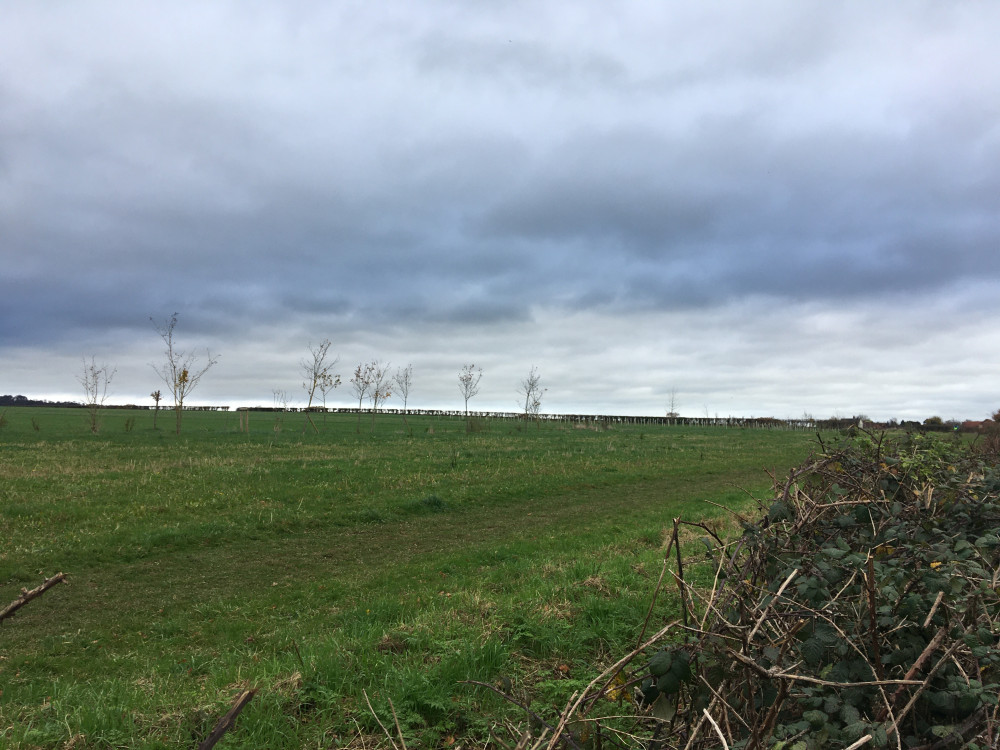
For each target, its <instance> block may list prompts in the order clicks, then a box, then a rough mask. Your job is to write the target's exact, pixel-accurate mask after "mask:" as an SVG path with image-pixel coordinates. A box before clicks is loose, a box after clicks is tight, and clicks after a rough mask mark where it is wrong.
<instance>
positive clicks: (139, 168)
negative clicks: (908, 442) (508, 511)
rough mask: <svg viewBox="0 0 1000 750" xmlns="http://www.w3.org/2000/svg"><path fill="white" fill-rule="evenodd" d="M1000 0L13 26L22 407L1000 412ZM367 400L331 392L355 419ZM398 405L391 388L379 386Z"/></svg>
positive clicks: (13, 244) (178, 14) (226, 13)
mask: <svg viewBox="0 0 1000 750" xmlns="http://www.w3.org/2000/svg"><path fill="white" fill-rule="evenodd" d="M998 38H1000V3H996V2H987V1H986V0H983V1H982V2H971V1H970V2H961V1H960V0H959V1H956V2H944V1H941V2H908V3H872V2H869V1H868V0H863V1H860V0H859V1H858V2H838V3H826V2H803V1H802V0H784V1H782V0H773V1H772V0H762V1H759V2H752V3H750V2H744V1H743V0H731V1H728V2H727V1H719V2H712V1H709V2H702V1H699V2H687V3H674V2H671V3H650V2H648V1H647V0H641V1H638V2H621V3H608V2H603V1H601V2H597V1H596V0H595V1H593V2H589V1H587V0H565V1H558V2H516V1H514V0H511V1H509V2H507V1H499V0H498V1H497V2H489V3H470V2H460V1H459V0H440V1H436V0H425V1H419V2H418V1H406V2H403V1H400V2H382V3H372V2H346V1H345V2H334V3H328V2H319V1H316V2H312V1H310V0H297V1H295V2H280V3H279V2H263V1H260V2H256V1H245V0H240V1H237V0H230V1H229V2H225V1H220V2H212V3H206V2H202V1H201V0H198V1H197V2H184V1H174V2H170V3H163V2H141V1H136V0H121V1H120V2H110V1H109V2H102V1H97V0H95V1H90V0H80V1H79V2H73V3H55V2H45V3H40V2H31V1H28V0H23V1H22V0H8V1H7V2H4V3H3V5H2V6H0V261H2V263H0V394H2V393H9V394H23V395H27V396H29V397H34V398H72V399H75V400H80V399H82V398H83V393H82V389H81V388H80V386H79V384H78V383H77V380H76V377H77V376H78V375H79V374H80V370H81V358H82V357H84V356H86V357H90V356H94V357H96V358H97V361H98V362H107V363H108V364H110V365H113V366H116V367H117V375H116V376H115V379H114V381H113V384H112V388H111V390H112V398H111V400H112V401H115V402H119V403H126V402H136V403H150V402H151V401H150V399H149V395H148V394H149V393H150V392H151V391H152V390H155V389H156V388H163V383H162V382H159V381H158V380H157V375H156V372H155V371H154V369H153V368H152V367H150V363H153V364H158V363H159V362H161V361H162V348H163V347H162V342H161V341H160V340H159V339H158V338H157V334H156V331H155V329H154V327H153V325H152V323H151V322H150V318H151V317H152V318H153V319H155V320H157V321H160V322H162V321H163V320H165V319H166V318H167V317H168V316H170V314H171V313H173V312H177V313H178V316H179V317H178V325H177V329H176V335H177V340H178V344H179V346H181V348H183V349H187V350H190V351H200V352H202V357H203V358H204V356H205V355H204V351H205V350H206V349H208V350H210V351H211V352H212V354H213V355H216V354H217V355H218V356H219V362H218V364H217V365H216V367H215V368H213V369H212V370H211V371H210V372H209V373H208V374H207V375H206V376H205V378H204V380H203V381H202V383H201V385H200V386H199V388H198V390H196V391H195V392H194V394H193V396H192V398H191V402H192V403H202V404H230V405H233V406H235V405H240V404H260V405H270V404H271V403H272V402H273V395H272V394H273V391H274V390H276V389H277V390H284V391H287V393H288V394H289V397H290V398H291V400H292V403H293V404H295V403H297V404H298V405H301V404H302V403H303V400H304V393H303V391H302V388H301V380H302V378H301V375H300V373H299V369H300V368H299V363H300V361H301V360H302V359H303V357H305V356H306V355H307V354H308V347H309V345H310V344H314V345H315V344H316V343H318V342H319V341H320V340H322V339H324V338H329V339H331V341H332V342H333V345H332V347H331V351H332V352H336V353H337V354H339V356H340V357H341V363H340V366H339V368H338V369H339V371H340V373H341V375H342V377H343V378H344V380H345V382H346V380H347V378H348V376H349V374H350V372H351V371H352V370H353V368H354V366H355V365H356V364H358V363H359V362H361V361H366V360H369V359H373V358H378V359H381V360H383V361H388V362H391V363H392V366H393V368H395V367H396V366H401V365H406V364H407V363H412V364H413V369H414V385H413V391H412V394H411V397H410V405H411V406H415V407H428V408H452V407H460V406H461V397H460V394H459V390H458V372H459V370H460V368H461V367H462V366H463V365H464V364H467V363H474V364H476V365H478V366H481V367H482V369H483V373H484V374H483V379H482V383H481V392H480V394H479V396H477V397H476V398H475V399H474V400H473V402H472V403H471V406H472V407H473V408H477V407H478V408H483V409H486V408H491V409H493V408H498V409H515V408H516V401H517V386H518V382H519V381H520V380H522V379H523V378H524V377H525V376H526V375H527V372H528V370H529V369H530V368H531V367H532V366H533V365H534V366H537V367H538V370H539V372H540V374H541V376H542V381H543V385H544V386H546V387H547V388H548V391H547V392H546V394H545V398H544V400H543V404H542V410H543V411H547V412H596V413H619V414H654V415H655V414H663V413H664V412H665V411H666V409H667V408H668V405H669V402H670V394H671V392H673V393H674V394H675V403H676V408H677V410H678V411H679V412H680V413H681V414H683V415H685V416H705V415H706V414H708V415H712V416H714V415H716V414H718V415H721V416H726V415H730V414H733V415H745V416H776V417H799V416H802V415H803V414H804V413H809V414H812V415H814V416H816V417H827V416H833V415H841V416H851V415H853V414H859V413H864V414H868V415H870V416H872V417H874V418H880V417H899V418H919V419H923V418H925V417H928V416H931V415H940V416H942V417H944V418H976V419H981V418H983V417H985V416H987V415H988V414H990V413H992V412H993V411H994V410H996V409H997V408H1000V55H998V54H997V51H996V49H997V48H996V44H997V41H996V40H997V39H998ZM350 401H351V397H350V395H349V393H348V390H347V388H343V387H342V388H341V389H340V390H339V391H338V392H337V393H336V394H335V395H334V396H333V397H331V399H330V403H331V404H337V403H341V404H343V405H349V403H350ZM390 405H392V403H391V402H390Z"/></svg>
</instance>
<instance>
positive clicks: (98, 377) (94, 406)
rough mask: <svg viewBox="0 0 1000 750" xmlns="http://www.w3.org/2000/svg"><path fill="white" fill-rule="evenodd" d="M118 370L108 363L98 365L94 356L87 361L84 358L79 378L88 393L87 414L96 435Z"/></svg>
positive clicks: (91, 428) (85, 392) (91, 429)
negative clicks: (109, 389)
mask: <svg viewBox="0 0 1000 750" xmlns="http://www.w3.org/2000/svg"><path fill="white" fill-rule="evenodd" d="M116 372H118V370H117V369H116V368H114V367H109V366H108V365H106V364H102V365H98V364H97V360H96V359H95V358H94V357H91V358H90V361H89V362H88V361H87V358H86V357H84V358H83V371H82V372H81V374H80V375H79V376H77V380H79V381H80V385H82V386H83V392H84V394H85V395H86V401H85V404H86V407H87V416H88V417H89V418H90V431H91V432H92V433H94V434H95V435H96V434H97V433H98V432H99V431H100V429H101V409H102V408H103V407H104V402H105V401H107V399H108V388H109V387H110V386H111V381H112V380H113V379H114V377H115V373H116Z"/></svg>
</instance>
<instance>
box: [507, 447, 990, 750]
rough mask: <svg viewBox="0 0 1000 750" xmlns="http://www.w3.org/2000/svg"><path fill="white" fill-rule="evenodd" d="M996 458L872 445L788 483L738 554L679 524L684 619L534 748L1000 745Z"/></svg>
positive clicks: (526, 741)
mask: <svg viewBox="0 0 1000 750" xmlns="http://www.w3.org/2000/svg"><path fill="white" fill-rule="evenodd" d="M997 463H998V461H997V456H996V454H995V453H990V452H985V451H981V450H977V449H976V448H975V447H974V446H973V447H969V446H967V445H966V444H963V443H961V442H957V441H952V440H949V439H946V438H942V437H940V436H934V437H931V436H926V435H914V436H909V437H905V438H899V439H893V440H889V439H886V438H884V437H878V436H875V435H871V434H867V433H860V434H858V435H857V436H855V437H854V438H853V439H852V440H851V441H849V443H847V444H846V445H842V446H838V447H836V448H830V447H828V446H823V445H821V446H820V451H819V452H818V454H817V455H816V456H815V457H814V458H813V459H811V460H810V461H809V462H807V463H806V464H805V465H803V466H801V467H799V468H798V469H796V470H795V471H793V472H791V474H790V475H789V476H788V477H787V478H785V479H783V480H782V481H780V482H776V483H775V491H774V494H773V497H772V498H771V499H770V501H769V503H762V504H761V505H760V508H759V512H758V513H757V514H756V517H754V518H747V517H742V516H741V517H740V523H741V525H742V534H740V535H739V536H738V538H736V539H734V540H732V541H724V540H722V539H720V538H718V537H716V536H715V535H714V533H713V532H712V531H711V530H710V529H709V527H708V526H705V525H701V524H685V523H684V522H682V521H680V520H679V519H678V520H676V521H675V523H674V533H673V537H672V544H671V547H672V549H673V553H674V555H671V549H668V550H667V555H666V560H667V561H669V563H670V565H671V567H672V569H671V570H670V571H669V573H670V575H668V576H667V580H669V578H670V577H673V579H674V580H675V581H676V583H677V585H678V586H679V591H680V597H681V601H682V609H683V618H682V619H681V620H680V621H678V622H675V623H670V624H668V625H666V626H665V627H664V628H663V629H662V630H661V631H660V632H659V633H657V634H655V635H654V636H652V637H651V638H650V639H649V640H648V641H647V642H646V643H645V644H643V645H642V646H641V647H639V648H637V649H636V650H635V651H634V652H632V653H631V654H628V655H626V656H625V657H624V658H623V659H622V660H620V661H619V662H618V663H616V664H615V665H613V666H612V667H610V668H609V669H607V670H605V672H604V673H602V674H601V675H599V676H598V678H596V679H595V680H594V681H593V682H592V683H591V684H590V686H589V687H588V688H587V689H586V690H585V691H583V692H581V693H580V694H578V695H575V696H573V698H572V699H571V700H570V702H569V703H568V705H567V707H566V709H565V710H564V711H563V712H562V713H561V714H560V715H559V716H558V718H557V719H556V720H552V721H550V722H547V723H545V722H542V723H539V722H538V721H535V722H534V723H535V733H534V735H530V734H529V733H527V732H526V733H525V734H524V735H523V736H522V737H521V738H520V739H521V742H520V746H521V747H543V746H548V747H587V748H612V747H636V746H637V744H636V743H640V744H639V745H638V746H641V747H645V748H652V749H660V750H680V749H681V748H685V749H686V750H707V749H708V748H722V747H725V748H729V749H730V750H737V749H740V750H757V749H759V748H767V749H768V750H819V749H820V748H850V749H851V750H858V749H859V748H864V747H872V748H880V747H893V748H900V749H902V748H907V749H908V750H917V749H919V750H945V749H946V748H959V747H962V748H969V750H986V749H987V748H995V747H997V746H998V744H1000V711H998V706H997V695H998V689H1000V668H998V665H1000V646H998V635H1000V596H998V593H997V587H998V583H1000V470H998V467H997ZM685 525H686V526H691V527H695V528H700V529H703V530H704V531H705V533H707V534H708V536H706V537H705V538H704V539H703V540H702V541H703V543H704V545H705V549H706V550H707V558H706V559H707V562H702V563H696V561H695V560H694V559H691V557H690V555H688V559H686V560H685V559H684V558H682V557H681V555H680V553H679V547H677V546H674V545H676V544H677V543H678V540H679V539H680V535H679V534H678V530H679V529H681V528H683V527H684V526H685ZM699 564H700V565H701V566H702V573H703V579H702V580H708V581H711V583H710V584H708V585H705V584H704V583H703V584H702V585H695V583H694V582H693V581H694V579H693V577H692V575H691V574H692V571H694V570H695V569H696V568H697V566H698V565H699ZM665 565H666V563H665ZM705 565H709V566H711V569H710V570H709V571H708V576H707V578H704V573H705V571H704V566H705ZM665 570H666V568H665ZM654 649H658V650H655V652H654ZM609 698H611V699H615V700H617V702H618V704H619V707H620V710H618V711H614V712H609V711H608V710H607V706H608V699H609ZM610 713H614V714H617V715H616V716H610V715H609V714H610Z"/></svg>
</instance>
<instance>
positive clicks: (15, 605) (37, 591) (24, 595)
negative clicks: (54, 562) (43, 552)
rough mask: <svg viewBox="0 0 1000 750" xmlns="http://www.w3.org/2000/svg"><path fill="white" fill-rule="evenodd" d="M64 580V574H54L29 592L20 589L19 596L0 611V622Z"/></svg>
mask: <svg viewBox="0 0 1000 750" xmlns="http://www.w3.org/2000/svg"><path fill="white" fill-rule="evenodd" d="M65 580H66V574H65V573H56V574H55V575H54V576H52V577H51V578H47V579H46V580H45V581H44V582H43V583H42V585H41V586H39V587H37V588H33V589H32V590H31V591H28V590H27V589H21V595H20V596H19V597H17V599H15V600H14V601H12V602H11V603H10V604H8V605H7V606H6V607H4V608H3V609H2V610H0V622H3V621H4V620H5V619H6V618H8V617H12V616H13V615H14V613H15V612H17V610H19V609H20V608H21V607H23V606H24V605H25V604H27V603H28V602H30V601H31V600H32V599H34V598H36V597H39V596H41V595H42V594H44V593H45V592H46V591H48V590H49V589H50V588H52V587H53V586H55V585H56V584H57V583H62V582H63V581H65Z"/></svg>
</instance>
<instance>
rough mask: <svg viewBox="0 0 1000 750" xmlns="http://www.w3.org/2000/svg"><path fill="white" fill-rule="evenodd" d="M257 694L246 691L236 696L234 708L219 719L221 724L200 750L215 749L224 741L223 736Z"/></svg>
mask: <svg viewBox="0 0 1000 750" xmlns="http://www.w3.org/2000/svg"><path fill="white" fill-rule="evenodd" d="M256 694H257V691H256V690H255V689H252V690H244V691H243V692H242V693H240V694H239V695H237V696H236V700H235V701H233V705H232V707H231V708H230V709H229V711H227V712H226V715H225V716H223V717H222V718H221V719H219V722H218V723H217V724H216V725H215V729H213V730H212V733H211V734H210V735H208V737H207V738H206V739H205V741H204V742H202V743H201V744H200V745H198V750H210V748H213V747H215V743H216V742H218V741H219V740H221V739H222V735H224V734H225V733H226V732H228V731H229V729H230V728H231V727H232V726H233V723H234V722H235V721H236V717H237V716H239V715H240V711H242V710H243V709H244V707H245V706H246V705H247V703H249V702H250V701H251V699H252V698H253V697H254V695H256Z"/></svg>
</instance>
